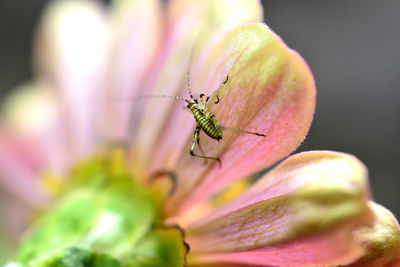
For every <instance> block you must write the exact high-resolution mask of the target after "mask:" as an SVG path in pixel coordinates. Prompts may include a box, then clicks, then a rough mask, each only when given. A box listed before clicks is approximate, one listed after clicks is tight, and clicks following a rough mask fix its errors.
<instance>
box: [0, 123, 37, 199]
mask: <svg viewBox="0 0 400 267" xmlns="http://www.w3.org/2000/svg"><path fill="white" fill-rule="evenodd" d="M4 132H5V131H4V129H3V131H2V132H1V135H0V187H1V188H3V190H6V191H7V192H10V193H11V194H12V195H14V197H15V198H18V199H20V200H22V201H23V202H24V203H25V205H28V206H37V205H39V204H42V203H43V200H44V198H43V197H44V196H43V195H42V194H41V191H40V189H39V181H38V179H37V175H36V174H37V172H38V171H39V170H40V167H41V166H40V165H41V163H42V162H41V160H40V158H41V155H40V154H38V149H37V148H38V147H37V146H36V144H35V143H33V142H32V141H29V140H26V141H25V142H24V141H22V140H17V139H14V138H12V137H11V136H7V135H6V134H5V133H4Z"/></svg>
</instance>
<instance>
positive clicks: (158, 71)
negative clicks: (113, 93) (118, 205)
mask: <svg viewBox="0 0 400 267" xmlns="http://www.w3.org/2000/svg"><path fill="white" fill-rule="evenodd" d="M233 2H234V5H232V4H231V3H233ZM261 19H262V10H261V8H260V4H259V1H254V0H238V1H228V0H223V1H221V0H205V1H204V0H196V1H187V2H182V1H169V2H168V6H167V21H166V24H167V26H166V33H167V34H166V35H165V36H164V40H163V46H162V47H161V50H160V53H159V55H158V57H157V60H156V61H155V64H154V68H152V72H151V73H150V74H149V76H148V77H147V79H146V82H145V84H144V86H143V88H142V91H141V92H142V95H181V96H184V97H188V93H187V90H186V83H187V72H188V71H189V69H191V70H192V73H193V75H191V77H193V76H195V75H196V74H195V73H196V66H197V62H199V61H201V59H200V58H203V60H204V57H205V55H206V54H207V51H208V50H209V48H210V47H212V46H213V45H214V44H215V43H216V42H218V41H219V40H220V39H221V38H222V36H224V34H225V33H226V32H227V31H229V30H230V29H232V28H233V27H235V26H237V25H239V24H241V23H243V22H246V21H260V20H261ZM191 54H193V60H192V65H191V66H189V62H190V58H191ZM142 109H143V110H142ZM141 111H143V115H141ZM182 112H183V111H182V105H181V103H176V102H175V101H174V100H172V99H154V98H152V99H149V98H148V99H139V100H138V101H135V103H134V110H133V111H132V118H131V128H130V129H131V135H132V138H133V140H134V141H133V142H134V143H133V146H132V151H133V152H134V154H133V158H132V162H133V164H134V165H135V166H134V168H133V169H135V171H136V172H138V174H137V175H136V176H137V177H146V174H148V172H150V173H151V172H152V171H154V170H158V169H160V168H163V167H170V166H165V165H167V164H170V163H171V162H172V164H174V163H173V161H174V158H172V159H171V158H170V157H166V156H165V154H166V153H168V154H169V156H170V154H173V155H172V156H178V155H179V153H177V152H179V150H178V149H177V148H176V147H178V148H179V147H180V146H181V143H182V141H184V138H186V137H187V135H186V129H187V130H188V131H189V132H191V131H192V129H191V126H192V125H193V121H190V124H184V125H182V124H179V123H180V122H179V121H176V120H175V119H176V117H175V114H176V113H182ZM183 113H185V112H183ZM178 115H179V114H178ZM139 118H140V120H139ZM177 128H178V130H179V129H181V128H182V130H183V133H182V134H181V135H179V136H178V139H179V140H176V138H174V139H172V140H174V142H175V141H177V144H175V143H174V142H171V139H169V135H168V134H169V132H170V131H173V132H176V130H177ZM182 137H184V138H182ZM166 139H168V142H165V140H166ZM182 139H183V140H182ZM166 143H169V146H168V147H165V148H163V147H161V146H162V145H168V144H166ZM171 147H172V151H171ZM175 158H176V157H175ZM149 165H151V168H149V167H148V166H149ZM140 172H142V173H140ZM143 172H145V174H144V175H143ZM146 172H147V173H146Z"/></svg>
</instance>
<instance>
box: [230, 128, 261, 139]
mask: <svg viewBox="0 0 400 267" xmlns="http://www.w3.org/2000/svg"><path fill="white" fill-rule="evenodd" d="M222 128H223V129H224V130H227V131H231V132H235V133H245V134H253V135H257V136H262V137H267V136H266V135H265V134H261V133H257V132H250V131H245V130H240V129H236V128H231V127H225V126H222Z"/></svg>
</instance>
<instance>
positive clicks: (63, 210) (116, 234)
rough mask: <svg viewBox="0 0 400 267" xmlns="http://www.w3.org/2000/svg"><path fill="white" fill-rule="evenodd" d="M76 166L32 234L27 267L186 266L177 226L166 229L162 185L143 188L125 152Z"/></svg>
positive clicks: (23, 253)
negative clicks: (128, 165)
mask: <svg viewBox="0 0 400 267" xmlns="http://www.w3.org/2000/svg"><path fill="white" fill-rule="evenodd" d="M108 152H109V153H105V154H103V155H101V156H95V157H92V158H90V159H87V160H85V161H83V162H81V163H79V164H77V165H76V166H75V167H74V168H73V169H72V170H71V171H70V173H69V175H68V177H67V179H66V182H65V183H63V185H62V187H60V190H59V191H60V192H58V196H57V197H56V198H55V199H56V200H55V201H54V203H53V204H51V205H50V207H49V208H46V210H45V211H43V212H41V214H40V216H39V217H38V218H37V220H35V223H34V224H33V226H32V227H31V228H30V229H29V230H28V231H27V233H26V235H25V237H24V238H23V242H22V244H21V246H20V248H19V251H18V253H17V256H16V262H18V263H19V264H21V265H22V266H26V265H28V266H65V267H67V266H68V267H69V266H177V267H178V266H184V261H185V257H186V254H187V250H188V249H187V247H186V245H185V243H184V240H183V232H182V230H181V229H179V228H178V227H167V226H164V225H163V216H162V212H161V210H162V199H161V198H160V191H159V188H160V187H155V186H145V185H142V184H139V183H138V182H137V181H135V179H133V177H132V176H131V175H130V174H129V172H128V169H127V166H126V165H125V164H124V159H123V157H121V155H122V154H121V151H108Z"/></svg>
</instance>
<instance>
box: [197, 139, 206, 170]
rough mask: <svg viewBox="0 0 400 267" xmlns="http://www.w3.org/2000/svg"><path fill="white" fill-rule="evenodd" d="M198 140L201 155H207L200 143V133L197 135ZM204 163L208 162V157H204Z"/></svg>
mask: <svg viewBox="0 0 400 267" xmlns="http://www.w3.org/2000/svg"><path fill="white" fill-rule="evenodd" d="M196 142H197V146H198V147H199V150H200V152H201V155H202V156H203V157H205V154H204V150H203V148H201V145H200V134H198V135H197V138H196ZM204 164H207V159H204Z"/></svg>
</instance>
